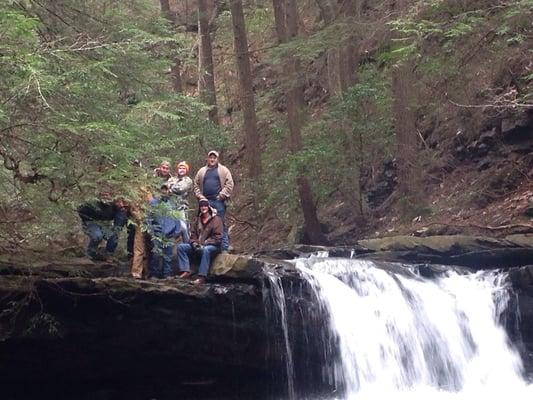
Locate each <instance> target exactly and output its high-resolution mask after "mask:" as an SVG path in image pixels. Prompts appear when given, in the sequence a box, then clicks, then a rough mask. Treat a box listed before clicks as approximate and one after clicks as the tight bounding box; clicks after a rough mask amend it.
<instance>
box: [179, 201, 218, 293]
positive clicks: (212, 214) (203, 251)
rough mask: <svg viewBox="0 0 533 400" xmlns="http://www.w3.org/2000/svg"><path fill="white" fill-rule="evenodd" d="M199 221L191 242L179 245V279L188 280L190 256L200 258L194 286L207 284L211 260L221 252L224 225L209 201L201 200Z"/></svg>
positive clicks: (193, 230) (192, 233)
mask: <svg viewBox="0 0 533 400" xmlns="http://www.w3.org/2000/svg"><path fill="white" fill-rule="evenodd" d="M198 204H199V210H198V220H197V221H196V223H195V224H194V225H193V227H192V232H191V240H190V242H189V243H180V244H179V245H178V268H179V270H180V271H181V273H180V275H179V277H180V278H182V279H188V278H189V277H190V276H191V272H190V256H192V255H193V253H196V254H198V256H199V257H200V265H199V267H198V276H197V278H196V279H195V280H194V281H193V283H194V284H202V283H205V280H206V277H207V274H208V272H209V267H210V265H211V259H212V258H213V256H214V255H216V254H217V253H219V252H220V248H221V245H222V236H223V234H224V225H223V222H222V219H221V218H220V217H219V216H218V215H217V212H216V210H215V209H214V208H212V207H210V206H209V201H208V200H206V199H201V200H200V201H199V202H198Z"/></svg>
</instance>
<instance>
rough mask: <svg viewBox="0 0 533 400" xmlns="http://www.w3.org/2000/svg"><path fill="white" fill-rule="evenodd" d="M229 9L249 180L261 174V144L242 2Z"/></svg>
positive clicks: (233, 1)
mask: <svg viewBox="0 0 533 400" xmlns="http://www.w3.org/2000/svg"><path fill="white" fill-rule="evenodd" d="M230 9H231V20H232V23H233V36H234V45H235V55H236V57H237V68H238V70H239V83H240V89H241V101H242V111H243V119H244V132H245V135H246V154H247V159H248V175H249V177H250V178H257V177H258V176H259V174H260V173H261V143H260V137H259V132H258V131H257V117H256V114H255V100H254V91H253V82H252V72H251V68H250V57H249V56H248V39H247V37H246V27H245V21H244V13H243V10H242V1H241V0H230Z"/></svg>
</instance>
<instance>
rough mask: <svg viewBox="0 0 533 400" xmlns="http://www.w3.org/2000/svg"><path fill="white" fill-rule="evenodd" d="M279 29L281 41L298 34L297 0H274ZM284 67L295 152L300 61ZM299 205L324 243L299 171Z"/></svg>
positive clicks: (310, 230)
mask: <svg viewBox="0 0 533 400" xmlns="http://www.w3.org/2000/svg"><path fill="white" fill-rule="evenodd" d="M272 4H273V8H274V17H275V21H276V32H277V33H278V40H279V42H280V43H285V42H287V41H289V40H291V39H294V38H295V37H297V36H298V9H297V5H296V0H286V1H283V0H272ZM284 64H285V70H286V72H287V74H288V75H289V76H290V77H291V79H293V82H292V84H291V85H290V87H289V88H288V89H287V90H286V99H287V117H288V125H289V150H290V151H291V153H296V152H298V151H299V150H301V148H302V135H301V124H302V123H301V113H302V108H303V103H304V101H303V88H302V85H301V84H300V82H299V79H298V78H299V77H298V72H299V70H300V68H299V62H298V60H297V59H296V58H295V57H293V56H291V55H288V56H287V57H286V60H285V63H284ZM296 183H297V186H298V195H299V197H300V205H301V207H302V212H303V216H304V224H305V231H306V233H307V236H308V237H309V241H310V242H311V243H312V244H325V243H326V242H327V240H326V237H325V236H324V234H323V233H322V229H321V227H320V222H319V220H318V216H317V212H316V206H315V203H314V201H313V193H312V190H311V185H310V184H309V181H308V179H307V178H306V177H305V173H304V171H299V172H298V177H297V180H296Z"/></svg>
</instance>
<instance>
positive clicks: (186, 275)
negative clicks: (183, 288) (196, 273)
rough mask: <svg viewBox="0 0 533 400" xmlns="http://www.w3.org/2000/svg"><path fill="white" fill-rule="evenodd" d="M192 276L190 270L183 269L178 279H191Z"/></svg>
mask: <svg viewBox="0 0 533 400" xmlns="http://www.w3.org/2000/svg"><path fill="white" fill-rule="evenodd" d="M190 277H191V272H190V271H183V272H182V273H181V274H179V275H178V279H189V278H190Z"/></svg>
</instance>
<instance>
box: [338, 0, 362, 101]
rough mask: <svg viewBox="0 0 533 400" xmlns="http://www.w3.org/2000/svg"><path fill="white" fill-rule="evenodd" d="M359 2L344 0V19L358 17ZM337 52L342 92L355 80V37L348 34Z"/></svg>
mask: <svg viewBox="0 0 533 400" xmlns="http://www.w3.org/2000/svg"><path fill="white" fill-rule="evenodd" d="M356 2H357V4H356ZM359 2H360V0H344V2H343V10H342V11H343V13H344V17H345V19H346V21H348V22H354V21H355V20H356V19H358V18H359V17H360V9H359ZM339 53H340V56H339V77H340V79H339V80H340V87H341V92H342V93H344V92H346V90H348V89H349V88H350V87H352V86H353V85H355V83H356V82H357V74H356V69H357V64H358V63H359V60H358V59H359V57H358V56H359V49H358V46H357V38H356V37H355V36H350V37H349V38H348V40H347V41H346V43H345V45H344V46H342V47H341V49H340V51H339Z"/></svg>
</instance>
